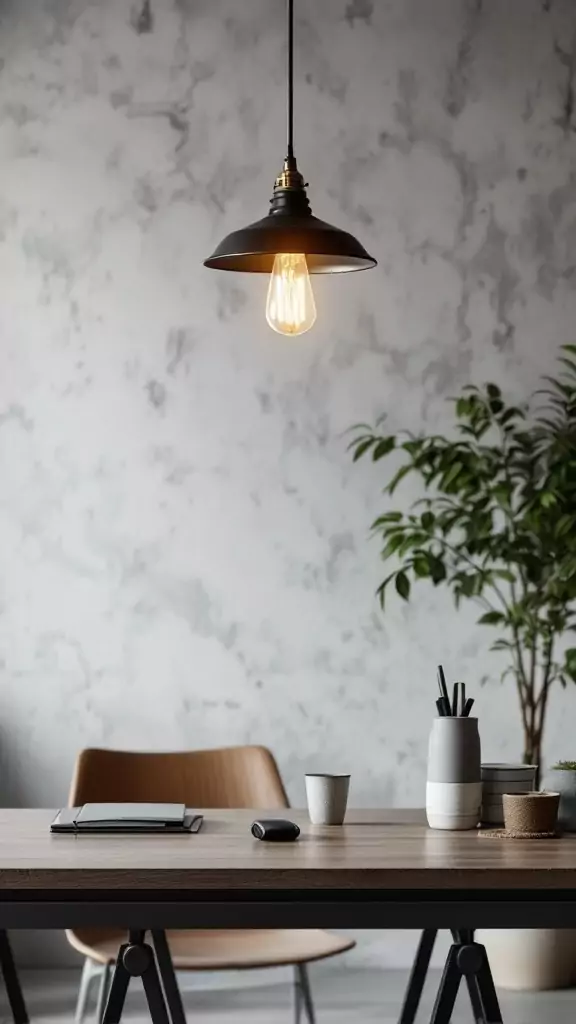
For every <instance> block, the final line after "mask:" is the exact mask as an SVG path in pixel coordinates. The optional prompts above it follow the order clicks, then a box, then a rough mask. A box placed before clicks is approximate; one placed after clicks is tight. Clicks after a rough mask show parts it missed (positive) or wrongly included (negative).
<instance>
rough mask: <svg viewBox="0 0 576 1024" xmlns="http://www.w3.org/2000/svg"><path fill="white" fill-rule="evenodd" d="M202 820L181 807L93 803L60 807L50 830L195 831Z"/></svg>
mask: <svg viewBox="0 0 576 1024" xmlns="http://www.w3.org/2000/svg"><path fill="white" fill-rule="evenodd" d="M203 820H204V819H203V816H202V815H201V814H197V813H196V812H195V811H191V810H190V809H189V808H186V807H185V806H184V804H159V803H94V804H84V805H83V806H82V807H65V808H63V809H62V810H61V811H59V812H58V814H57V815H56V817H55V818H54V821H53V822H52V824H51V826H50V831H51V832H64V833H74V834H75V835H82V834H83V833H89V834H92V835H93V834H94V833H109V834H110V833H115V834H118V833H120V834H126V833H130V834H136V833H143V834H149V833H158V832H162V833H166V832H169V833H174V832H175V833H179V832H180V833H181V832H198V831H199V830H200V828H201V825H202V821H203Z"/></svg>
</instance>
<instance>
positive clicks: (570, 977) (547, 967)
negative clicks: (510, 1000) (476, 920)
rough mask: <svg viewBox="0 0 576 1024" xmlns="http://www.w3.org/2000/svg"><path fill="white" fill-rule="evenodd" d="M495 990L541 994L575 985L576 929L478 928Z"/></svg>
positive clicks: (477, 938) (477, 937) (478, 938)
mask: <svg viewBox="0 0 576 1024" xmlns="http://www.w3.org/2000/svg"><path fill="white" fill-rule="evenodd" d="M476 941H477V942H480V943H482V945H484V946H486V950H487V953H488V959H489V960H490V967H491V969H492V975H493V977H494V983H495V985H496V988H506V989H511V990H513V991H517V992H543V991H546V990H548V989H556V988H572V987H573V986H574V985H576V930H574V929H565V930H564V929H554V928H534V929H530V930H528V929H526V928H502V929H491V928H486V929H478V931H477V932H476Z"/></svg>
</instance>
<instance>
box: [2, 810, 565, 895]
mask: <svg viewBox="0 0 576 1024" xmlns="http://www.w3.org/2000/svg"><path fill="white" fill-rule="evenodd" d="M55 813H56V812H55V811H53V810H0V899H1V893H2V892H5V893H6V892H8V891H9V890H20V891H23V890H38V889H46V890H48V889H50V890H74V891H78V890H84V891H87V890H93V889H98V890H104V889H109V890H118V889H122V890H125V891H126V890H151V889H154V890H160V891H168V890H178V889H179V890H191V889H195V890H206V889H212V890H215V889H220V890H229V891H230V890H238V891H240V890H242V891H245V890H247V889H252V890H254V889H259V890H261V889H268V890H273V889H274V890H291V889H302V890H306V889H308V890H309V889H312V888H314V889H317V888H322V889H346V890H350V889H380V890H384V889H386V890H391V889H392V890H393V889H429V890H438V889H453V890H454V889H459V890H461V889H478V888H480V889H485V890H489V889H493V890H497V889H498V890H502V889H531V890H534V889H540V890H542V889H546V890H550V889H564V890H566V889H572V888H574V889H576V835H570V836H566V837H563V838H562V839H550V840H538V841H536V840H522V841H519V840H498V839H488V838H485V837H482V836H480V835H479V834H478V833H477V832H476V831H471V832H436V831H432V830H430V829H428V828H427V827H426V824H425V821H424V816H423V813H422V812H419V811H398V810H396V811H392V810H390V811H355V812H354V811H353V812H350V814H349V817H348V819H347V822H346V824H345V825H344V826H343V827H342V828H328V827H322V826H313V825H310V824H309V822H308V818H307V814H306V812H305V811H295V810H290V811H288V812H286V811H282V812H277V816H282V815H283V816H287V815H288V816H289V817H291V818H292V819H293V820H295V821H297V822H298V823H299V825H300V826H301V829H302V835H301V838H300V839H299V841H298V842H296V843H279V844H272V843H262V842H258V841H257V840H255V839H253V837H252V836H251V834H250V824H251V822H252V821H253V820H254V818H256V817H265V816H266V815H264V814H263V813H262V812H261V811H260V812H256V811H222V810H217V811H204V812H203V813H204V814H205V819H204V825H203V827H202V830H201V831H200V832H199V833H198V834H197V835H183V836H177V835H172V836H150V835H149V836H128V835H125V836H112V835H107V836H94V835H86V836H78V837H76V836H66V835H51V834H50V832H49V826H50V822H51V821H52V819H53V818H54V815H55ZM268 816H269V817H272V816H273V813H272V812H271V813H269V814H268Z"/></svg>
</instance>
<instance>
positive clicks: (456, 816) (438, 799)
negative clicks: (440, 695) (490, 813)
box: [426, 716, 482, 829]
mask: <svg viewBox="0 0 576 1024" xmlns="http://www.w3.org/2000/svg"><path fill="white" fill-rule="evenodd" d="M481 804H482V782H481V773H480V735H479V732H478V719H477V718H463V717H457V716H451V717H448V716H446V717H445V718H435V719H434V722H433V724H432V731H431V733H430V742H429V747H428V776H427V781H426V817H427V819H428V824H429V826H430V828H439V829H469V828H476V826H477V825H478V822H479V821H480V808H481Z"/></svg>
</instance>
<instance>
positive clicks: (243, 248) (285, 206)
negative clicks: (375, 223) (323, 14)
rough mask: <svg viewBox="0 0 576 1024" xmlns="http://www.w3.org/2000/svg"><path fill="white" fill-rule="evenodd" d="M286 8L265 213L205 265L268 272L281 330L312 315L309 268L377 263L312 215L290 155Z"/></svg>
mask: <svg viewBox="0 0 576 1024" xmlns="http://www.w3.org/2000/svg"><path fill="white" fill-rule="evenodd" d="M287 13H288V150H287V154H286V159H285V160H284V167H283V169H282V172H281V173H280V174H279V175H278V177H277V178H276V182H275V185H274V192H273V195H272V199H271V200H270V212H269V213H268V216H267V217H264V218H263V219H262V220H258V221H256V222H255V223H254V224H249V225H248V227H246V228H241V229H240V231H233V232H232V234H230V235H227V236H226V238H225V239H224V240H223V241H222V242H220V245H219V246H218V247H217V248H216V250H215V251H214V253H213V254H212V256H210V258H209V259H207V260H205V262H204V266H205V267H212V268H214V269H215V270H236V271H243V272H245V273H248V274H271V278H270V285H269V287H268V298H267V301H266V319H267V320H268V323H269V324H270V327H272V328H273V330H275V331H278V333H279V334H303V333H304V332H305V331H308V330H310V328H311V327H312V325H313V323H314V321H315V320H316V306H315V303H314V295H313V293H312V286H311V284H310V276H309V275H310V274H338V273H346V272H347V271H351V270H367V269H368V268H369V267H374V266H376V260H375V259H373V258H372V256H369V255H368V253H367V252H366V250H365V249H364V248H363V246H362V245H360V242H358V241H357V239H356V238H354V236H353V235H350V234H348V232H347V231H341V230H340V229H339V228H335V227H333V226H332V225H331V224H326V223H325V221H323V220H318V218H317V217H314V216H313V214H312V211H311V209H310V203H309V202H308V197H307V195H306V185H305V184H304V178H303V177H302V175H301V174H300V172H299V170H298V167H297V166H296V158H295V156H294V145H293V137H294V0H287Z"/></svg>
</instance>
